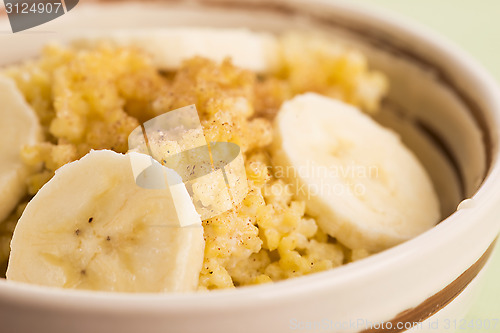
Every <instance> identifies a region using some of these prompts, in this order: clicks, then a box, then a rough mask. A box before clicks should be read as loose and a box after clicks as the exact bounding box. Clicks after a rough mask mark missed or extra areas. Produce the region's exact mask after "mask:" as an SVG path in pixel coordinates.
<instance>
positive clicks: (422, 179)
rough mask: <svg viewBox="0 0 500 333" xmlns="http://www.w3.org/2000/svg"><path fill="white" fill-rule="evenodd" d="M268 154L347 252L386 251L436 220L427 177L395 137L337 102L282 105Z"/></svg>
mask: <svg viewBox="0 0 500 333" xmlns="http://www.w3.org/2000/svg"><path fill="white" fill-rule="evenodd" d="M273 156H274V163H275V171H276V175H277V176H278V177H280V176H282V177H285V178H288V179H289V180H290V181H291V183H292V184H294V186H295V193H296V195H298V196H299V197H301V198H302V199H304V200H306V201H307V207H308V213H309V214H310V215H312V216H315V217H316V218H317V219H318V224H319V226H320V227H321V228H322V229H323V230H324V231H325V232H326V233H328V234H329V235H331V236H333V237H335V238H337V239H338V240H339V241H340V242H342V243H344V244H345V245H347V246H348V247H350V248H352V249H367V250H369V251H372V252H377V251H380V250H383V249H386V248H388V247H391V246H393V245H396V244H398V243H401V242H403V241H405V240H407V239H409V238H412V237H414V236H416V235H418V234H420V233H422V232H423V231H425V230H427V229H429V228H431V227H432V226H434V225H435V224H436V222H437V221H438V219H439V217H440V215H439V202H438V199H437V196H436V193H435V191H434V188H433V186H432V183H431V181H430V179H429V176H428V175H427V173H426V172H425V170H424V168H423V167H422V165H421V164H420V163H419V161H418V160H417V158H416V157H415V156H414V155H413V154H412V153H411V152H410V151H409V150H408V149H407V148H406V147H405V146H404V145H403V144H402V142H401V141H400V139H399V137H398V136H397V135H396V134H395V133H394V132H392V131H390V130H388V129H386V128H384V127H382V126H380V125H379V124H377V123H376V122H375V121H373V120H372V119H371V118H370V117H368V116H366V115H365V114H363V113H362V112H361V111H359V110H358V109H356V108H354V107H352V106H349V105H347V104H344V103H342V102H340V101H337V100H333V99H330V98H326V97H323V96H321V95H317V94H313V93H308V94H304V95H300V96H297V97H295V98H294V99H292V100H291V101H288V102H286V103H284V104H283V106H282V108H281V110H280V112H279V114H278V116H277V119H276V122H275V143H274V146H273Z"/></svg>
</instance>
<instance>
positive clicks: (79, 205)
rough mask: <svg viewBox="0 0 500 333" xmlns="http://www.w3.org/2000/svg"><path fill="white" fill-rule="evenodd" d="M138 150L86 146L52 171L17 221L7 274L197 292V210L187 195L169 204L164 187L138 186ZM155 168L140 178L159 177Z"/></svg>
mask: <svg viewBox="0 0 500 333" xmlns="http://www.w3.org/2000/svg"><path fill="white" fill-rule="evenodd" d="M136 155H141V154H138V153H129V154H127V155H122V154H118V153H115V152H112V151H109V150H100V151H91V152H90V153H89V154H87V155H86V156H84V157H83V158H82V159H80V160H79V161H76V162H72V163H69V164H67V165H65V166H63V167H61V168H60V169H59V170H57V171H56V174H55V176H54V177H53V178H52V179H51V180H50V181H49V182H48V183H47V184H45V185H44V186H43V188H42V189H41V190H40V191H39V192H38V193H37V195H36V196H35V197H34V198H33V199H32V200H31V201H30V202H29V204H28V206H27V207H26V210H25V211H24V213H23V215H22V217H21V218H20V220H19V222H18V224H17V227H16V229H15V231H14V236H13V239H12V243H11V255H10V259H9V266H8V269H7V279H10V280H16V281H22V282H28V283H33V284H40V285H46V286H56V287H63V288H75V289H91V290H104V291H117V292H118V291H119V292H167V291H169V292H176V291H181V292H182V291H191V290H195V289H196V288H197V285H198V278H199V273H200V270H201V266H202V263H203V253H204V246H205V242H204V239H203V228H202V226H201V220H200V218H199V215H197V214H196V211H195V210H194V206H193V204H192V202H191V201H190V198H189V196H188V195H187V193H185V195H183V196H179V197H177V198H176V199H178V200H177V201H175V202H174V200H173V198H172V195H171V191H170V189H169V188H168V186H167V187H166V188H164V189H144V188H142V187H140V186H138V185H137V184H136V183H135V180H134V176H133V173H132V167H131V163H135V162H136V161H137V160H140V158H139V156H136ZM156 163H157V162H156ZM158 167H160V168H163V169H164V170H165V172H166V173H168V172H172V171H171V170H170V171H169V169H167V168H165V167H162V166H160V165H159V163H158ZM153 169H154V168H152V169H149V170H152V172H151V174H150V175H144V177H149V176H155V175H157V174H158V173H157V170H153ZM149 170H146V171H147V172H149ZM171 177H172V175H168V174H167V175H165V177H163V179H161V178H160V179H159V180H158V181H160V182H161V181H165V179H170V178H171ZM174 177H175V175H174ZM176 191H177V192H178V191H179V189H178V188H176ZM184 191H185V190H184ZM179 200H184V201H185V202H184V203H182V202H179ZM176 207H177V208H179V207H180V208H182V209H184V210H189V212H188V211H184V212H181V214H177V212H176ZM178 216H181V218H189V219H191V220H190V221H180V219H179V218H178ZM181 225H183V226H184V227H181Z"/></svg>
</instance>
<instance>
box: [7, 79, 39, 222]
mask: <svg viewBox="0 0 500 333" xmlns="http://www.w3.org/2000/svg"><path fill="white" fill-rule="evenodd" d="M0 101H1V105H0V119H1V120H0V133H1V134H2V137H3V138H2V140H0V160H1V163H0V221H2V220H4V219H5V218H6V217H7V216H8V215H9V214H10V213H11V211H12V210H13V209H14V208H15V207H16V205H17V203H18V202H19V200H20V199H21V198H22V197H23V195H24V194H25V193H26V186H25V180H26V177H27V176H28V173H29V170H28V168H27V167H26V166H25V165H24V164H23V162H22V161H21V156H20V151H21V148H22V147H23V146H24V145H32V144H35V143H36V142H38V141H39V140H40V139H41V137H42V131H41V128H40V124H39V122H38V118H37V117H36V115H35V113H34V112H33V110H32V109H31V107H30V106H29V105H28V103H26V101H25V100H24V97H23V95H22V94H21V92H20V91H19V90H18V89H17V87H16V84H15V83H14V81H12V80H11V79H10V78H8V77H5V76H3V75H0Z"/></svg>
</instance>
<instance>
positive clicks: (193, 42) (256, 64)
mask: <svg viewBox="0 0 500 333" xmlns="http://www.w3.org/2000/svg"><path fill="white" fill-rule="evenodd" d="M102 41H107V42H110V43H111V44H113V45H116V46H133V47H137V48H138V49H140V50H143V51H144V52H146V53H148V54H149V55H150V56H151V58H152V59H153V62H154V64H155V65H156V66H158V67H159V68H163V69H167V70H173V69H177V68H179V66H180V65H181V63H182V62H183V61H184V60H186V59H188V58H191V57H194V56H201V57H205V58H209V59H212V60H214V61H217V62H220V61H222V60H224V59H225V58H227V57H230V58H231V59H232V61H233V63H234V64H235V65H236V66H239V67H242V68H246V69H250V70H254V71H257V72H265V71H269V70H274V69H276V67H277V64H278V54H279V52H278V42H277V41H276V37H274V36H273V35H271V34H268V33H257V32H252V31H250V30H247V29H216V28H170V29H154V30H117V31H111V32H109V33H104V34H103V33H102V32H97V33H95V34H92V33H89V34H87V35H86V36H84V37H82V38H79V39H76V40H75V41H74V42H73V44H74V45H75V46H80V47H84V48H85V47H92V46H95V45H96V44H98V43H100V42H102Z"/></svg>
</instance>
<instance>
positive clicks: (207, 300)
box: [0, 0, 500, 313]
mask: <svg viewBox="0 0 500 333" xmlns="http://www.w3.org/2000/svg"><path fill="white" fill-rule="evenodd" d="M168 2H169V1H167V3H168ZM215 2H217V1H215ZM210 3H211V2H210V1H208V2H207V4H210ZM269 3H271V4H273V5H285V2H284V1H281V0H272V1H269ZM115 4H116V2H113V5H115ZM311 4H316V5H319V6H325V7H329V9H331V10H336V11H337V12H339V13H341V14H342V15H351V16H352V15H356V16H357V17H359V18H363V19H364V20H369V21H370V24H371V25H377V26H379V27H383V30H384V31H386V30H389V29H396V30H398V31H399V34H401V35H403V36H409V37H411V38H413V39H415V40H418V41H419V42H420V43H422V44H423V45H425V46H426V47H428V48H431V49H432V50H434V51H436V50H437V51H439V52H440V53H441V54H442V56H443V57H446V58H447V59H452V60H453V61H455V62H456V63H459V64H461V65H462V66H460V68H461V71H462V74H461V75H462V76H466V77H471V78H475V80H476V81H477V82H478V83H480V87H481V89H483V94H484V95H485V98H484V100H486V101H487V104H488V105H489V106H490V107H489V108H490V109H491V110H493V112H491V114H490V116H491V118H492V120H493V121H494V124H493V125H492V126H491V127H492V128H495V129H499V128H500V89H499V87H498V85H497V83H496V82H495V80H494V79H493V78H492V77H491V75H490V74H489V73H487V72H486V70H485V69H483V68H482V67H481V66H480V65H479V64H478V63H477V62H476V61H475V60H474V59H472V58H471V57H470V56H469V55H467V54H466V53H465V52H464V51H462V50H461V49H460V48H459V47H457V46H456V45H454V44H453V43H452V42H450V41H448V40H447V39H445V38H443V37H441V36H439V35H438V34H436V33H435V32H433V31H431V30H430V29H428V28H426V27H424V26H421V25H420V24H418V23H415V22H409V21H408V20H407V19H403V18H402V17H398V16H397V15H395V14H393V13H392V12H389V11H386V10H382V9H379V8H375V7H372V6H366V7H365V6H359V5H357V4H354V3H351V2H348V1H345V0H335V1H332V0H291V1H288V2H287V3H286V6H297V5H311ZM85 6H90V5H87V4H86V5H85ZM492 135H494V140H495V142H498V141H500V132H499V131H498V130H496V131H492ZM496 146H497V144H495V148H494V154H493V156H492V162H491V167H490V170H489V173H488V175H487V176H486V178H485V179H484V182H483V184H482V185H481V186H480V188H479V189H478V190H477V192H476V193H475V194H474V195H473V196H472V198H471V199H472V200H473V201H474V202H476V203H477V204H476V205H475V206H474V207H473V208H469V209H459V210H457V211H456V212H454V213H453V214H451V215H450V216H449V217H447V218H445V219H444V220H443V221H442V222H441V223H440V224H438V225H437V226H435V227H434V228H432V229H430V230H428V231H427V232H424V233H423V234H421V235H419V236H417V237H415V238H413V239H411V240H409V241H406V242H404V243H402V244H400V245H397V246H395V247H392V248H390V249H387V250H385V251H383V252H380V253H378V254H374V255H372V256H370V257H368V258H365V259H363V260H360V261H358V262H354V263H350V264H347V265H343V266H340V267H337V268H335V269H332V270H328V271H323V272H319V273H314V274H311V275H307V276H302V277H298V278H293V279H288V280H284V281H279V282H276V283H272V284H263V285H257V286H246V287H238V288H236V289H230V290H214V291H210V292H207V293H205V292H193V293H185V294H180V293H168V294H167V293H166V294H162V293H151V294H149V293H113V292H100V291H86V290H69V289H60V288H52V287H45V286H37V285H30V284H26V283H20V282H15V281H7V280H4V279H0V297H1V298H7V299H11V300H12V301H13V302H27V303H31V304H34V305H43V306H44V307H57V308H60V307H64V308H67V307H77V308H79V309H88V310H89V311H103V310H106V311H108V312H117V313H118V312H120V313H123V311H126V310H133V311H134V312H137V311H138V310H140V312H141V313H156V312H157V313H164V312H165V311H167V310H168V311H172V312H174V313H175V312H179V313H180V312H186V311H189V312H193V311H196V310H200V311H204V310H206V309H207V308H210V309H211V310H215V311H216V310H218V309H223V308H224V309H225V308H227V307H228V306H230V307H232V308H246V307H250V306H252V305H259V304H261V302H262V300H266V301H271V302H276V301H277V300H279V301H280V302H282V301H283V300H287V299H294V298H296V297H298V296H299V295H302V294H306V293H310V292H313V291H314V292H318V291H320V290H322V289H326V288H332V287H333V286H335V287H336V288H343V287H345V286H347V285H348V284H349V282H350V281H352V280H353V279H359V278H360V277H362V276H366V275H369V274H370V273H374V272H380V271H381V270H384V269H387V268H388V267H394V266H395V265H398V263H401V262H404V261H408V260H412V259H414V258H416V257H417V256H422V255H431V254H432V252H433V251H436V250H438V248H439V246H438V244H439V241H440V240H441V239H443V237H444V238H446V239H452V238H454V237H456V236H457V235H458V234H461V233H464V232H466V230H467V229H468V228H471V224H472V223H473V221H477V220H478V217H479V215H480V214H479V213H480V212H481V211H483V212H484V210H486V209H487V207H491V206H493V205H495V203H498V202H500V193H498V194H496V193H495V188H496V187H497V186H500V184H498V183H500V158H499V154H498V152H497V150H498V149H497V147H496ZM474 223H476V222H474ZM499 229H500V226H498V227H496V229H495V234H493V235H491V236H490V235H488V236H489V237H490V238H491V241H490V242H489V243H488V245H490V243H491V242H493V241H494V239H495V237H496V235H497V234H498V231H499ZM424 245H425V246H424ZM488 245H487V246H485V248H487V247H488ZM416 249H419V250H422V249H423V250H422V251H421V252H419V251H416ZM481 254H482V253H480V254H479V255H481ZM478 257H479V256H478ZM471 264H472V263H471ZM110 304H112V305H113V306H112V307H110Z"/></svg>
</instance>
